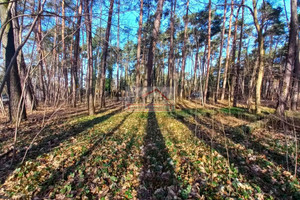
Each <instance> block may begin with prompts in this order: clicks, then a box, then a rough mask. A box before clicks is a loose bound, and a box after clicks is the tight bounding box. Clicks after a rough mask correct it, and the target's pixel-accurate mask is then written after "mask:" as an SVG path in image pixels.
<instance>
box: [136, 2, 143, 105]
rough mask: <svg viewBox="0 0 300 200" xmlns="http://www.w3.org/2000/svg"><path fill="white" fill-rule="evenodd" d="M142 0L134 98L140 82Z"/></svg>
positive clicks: (141, 4) (137, 95) (137, 94)
mask: <svg viewBox="0 0 300 200" xmlns="http://www.w3.org/2000/svg"><path fill="white" fill-rule="evenodd" d="M143 3H144V2H143V0H141V1H140V20H139V30H138V46H137V53H136V59H137V64H136V88H137V89H136V96H135V98H136V100H137V99H138V97H139V89H140V88H139V87H140V82H141V77H140V76H141V75H140V68H141V45H142V28H143Z"/></svg>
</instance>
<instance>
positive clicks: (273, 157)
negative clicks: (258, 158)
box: [177, 110, 299, 177]
mask: <svg viewBox="0 0 300 200" xmlns="http://www.w3.org/2000/svg"><path fill="white" fill-rule="evenodd" d="M184 112H185V113H187V114H189V115H190V116H194V117H195V112H192V111H191V110H184ZM177 118H180V119H181V120H182V119H183V118H184V116H182V115H177ZM196 120H197V122H198V123H199V124H201V125H205V126H206V127H207V128H208V129H213V128H214V130H216V131H218V132H219V133H223V127H224V132H225V134H226V137H227V138H229V139H231V140H232V141H233V142H234V143H236V144H241V145H243V146H245V148H246V149H252V150H253V151H254V152H255V153H258V154H263V155H265V156H266V157H267V158H268V159H269V160H270V161H272V162H274V163H276V164H277V165H281V166H282V167H283V168H285V169H286V170H288V171H289V170H291V169H294V168H295V165H294V161H293V160H292V159H291V158H290V157H289V158H287V157H286V155H284V154H281V153H278V152H276V151H274V150H271V149H269V148H268V147H266V146H265V145H263V144H262V143H261V142H259V141H257V140H256V137H255V136H254V135H253V134H251V133H250V132H249V131H251V130H249V127H248V126H247V125H241V126H237V127H232V126H229V125H226V124H222V123H221V121H220V120H218V119H217V118H213V122H214V127H212V124H211V121H212V118H211V115H207V114H206V115H205V117H202V118H200V117H198V116H197V117H196ZM287 159H288V163H289V166H287V164H286V160H287ZM297 177H299V174H298V175H297Z"/></svg>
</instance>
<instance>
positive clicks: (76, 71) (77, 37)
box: [72, 0, 82, 107]
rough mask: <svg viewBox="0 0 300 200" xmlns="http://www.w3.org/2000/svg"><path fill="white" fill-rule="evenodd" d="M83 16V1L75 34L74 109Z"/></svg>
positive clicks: (80, 3) (80, 5)
mask: <svg viewBox="0 0 300 200" xmlns="http://www.w3.org/2000/svg"><path fill="white" fill-rule="evenodd" d="M81 14H82V1H81V0H79V8H78V12H77V15H78V17H77V23H76V27H75V29H76V32H75V43H74V59H73V66H72V68H73V70H72V72H73V73H72V82H73V89H72V90H73V95H72V104H73V107H76V101H77V88H79V87H78V70H77V69H78V60H79V40H80V25H81Z"/></svg>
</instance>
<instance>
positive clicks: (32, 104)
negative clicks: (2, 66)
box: [11, 3, 37, 111]
mask: <svg viewBox="0 0 300 200" xmlns="http://www.w3.org/2000/svg"><path fill="white" fill-rule="evenodd" d="M11 14H12V17H13V18H14V17H16V16H17V3H13V6H12V8H11ZM12 23H13V30H14V41H15V49H16V48H18V46H19V45H20V43H21V38H22V32H21V29H20V25H19V20H18V18H15V19H14V20H13V22H12ZM17 64H18V71H19V75H20V80H21V85H22V87H21V88H24V89H25V95H24V97H25V101H26V107H27V108H29V109H30V110H31V111H32V110H36V108H37V99H36V97H35V95H34V91H33V85H32V82H31V78H30V77H29V76H28V77H27V80H25V79H26V76H27V73H28V70H27V67H26V63H25V59H24V55H23V51H22V50H21V51H20V53H19V55H18V58H17ZM24 84H25V87H24Z"/></svg>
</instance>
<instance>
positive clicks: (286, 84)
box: [276, 0, 298, 116]
mask: <svg viewBox="0 0 300 200" xmlns="http://www.w3.org/2000/svg"><path fill="white" fill-rule="evenodd" d="M297 34H298V15H297V0H291V23H290V36H289V48H288V55H287V59H286V67H285V72H284V77H283V83H282V86H281V90H280V96H279V99H278V106H277V109H276V113H277V114H278V115H279V116H283V115H284V110H285V108H286V106H287V105H286V102H287V99H288V94H289V92H290V84H291V78H292V76H293V74H292V72H293V70H294V65H295V61H296V58H297V55H296V54H298V52H297V48H298V47H297V46H298V44H297Z"/></svg>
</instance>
